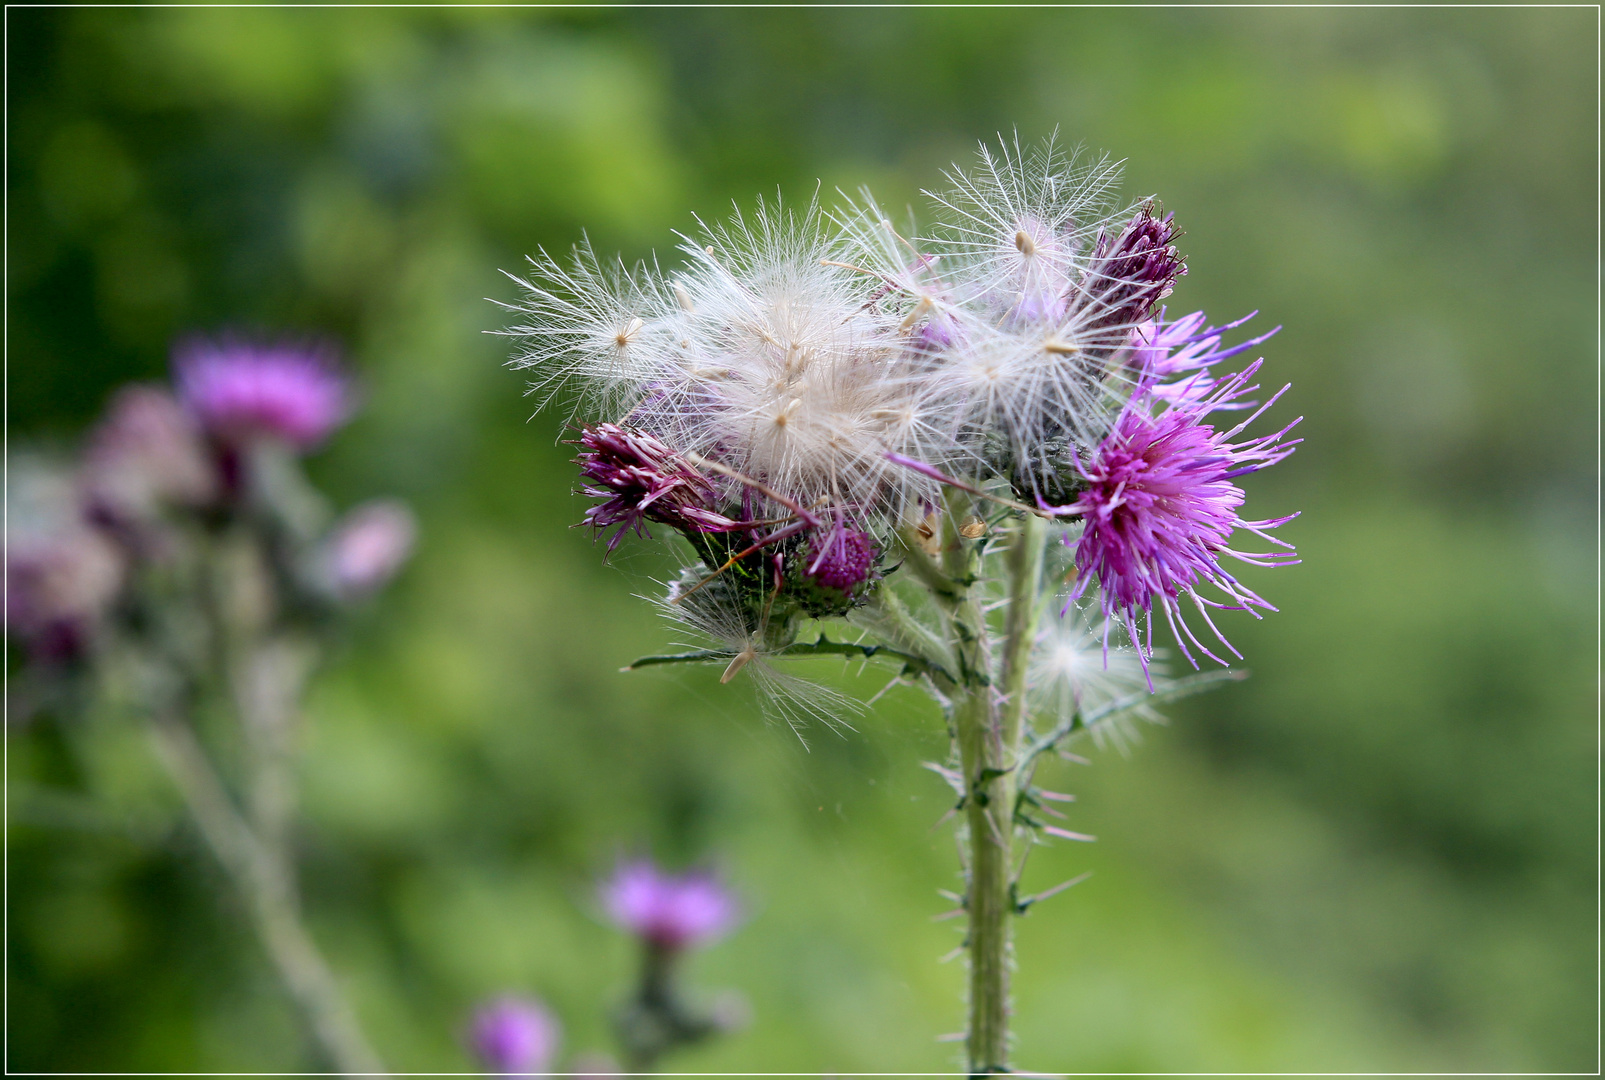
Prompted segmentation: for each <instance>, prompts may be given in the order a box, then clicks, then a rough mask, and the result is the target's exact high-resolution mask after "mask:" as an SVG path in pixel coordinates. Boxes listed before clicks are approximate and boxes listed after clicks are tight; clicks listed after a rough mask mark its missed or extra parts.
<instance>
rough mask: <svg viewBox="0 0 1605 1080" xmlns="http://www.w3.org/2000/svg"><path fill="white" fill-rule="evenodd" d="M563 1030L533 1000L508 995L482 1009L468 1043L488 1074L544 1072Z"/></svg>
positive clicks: (470, 1031)
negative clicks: (489, 1072)
mask: <svg viewBox="0 0 1605 1080" xmlns="http://www.w3.org/2000/svg"><path fill="white" fill-rule="evenodd" d="M561 1036H562V1028H561V1027H560V1026H559V1025H558V1022H557V1018H556V1017H554V1016H553V1015H552V1014H551V1011H550V1010H548V1009H547V1008H546V1006H545V1005H543V1004H542V1003H541V1002H539V1001H536V1000H535V999H534V998H527V997H515V996H512V995H508V996H505V997H500V998H497V999H495V1000H494V1001H490V1002H487V1003H486V1004H484V1005H482V1006H481V1007H480V1008H479V1009H478V1010H477V1011H476V1012H475V1013H474V1018H473V1021H472V1023H471V1024H470V1025H469V1031H468V1042H469V1046H470V1048H471V1049H472V1050H473V1052H474V1056H475V1057H477V1058H478V1059H479V1060H480V1062H481V1063H482V1064H483V1065H484V1066H485V1068H486V1069H488V1070H489V1071H491V1072H494V1073H502V1074H506V1075H516V1074H528V1073H541V1072H545V1071H546V1070H547V1069H548V1068H549V1067H550V1066H551V1064H552V1060H553V1059H554V1058H555V1057H556V1056H557V1046H558V1040H559V1039H560V1038H561Z"/></svg>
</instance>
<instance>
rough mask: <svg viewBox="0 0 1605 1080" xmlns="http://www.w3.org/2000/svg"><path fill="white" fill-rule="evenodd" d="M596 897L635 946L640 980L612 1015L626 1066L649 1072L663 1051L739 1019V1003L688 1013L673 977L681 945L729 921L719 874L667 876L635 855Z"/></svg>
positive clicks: (730, 901)
mask: <svg viewBox="0 0 1605 1080" xmlns="http://www.w3.org/2000/svg"><path fill="white" fill-rule="evenodd" d="M601 897H602V905H603V907H604V909H605V910H606V912H607V915H608V918H610V919H611V920H612V921H613V923H614V924H615V925H617V926H618V927H619V928H620V929H623V930H626V931H628V932H629V933H631V934H633V935H634V936H635V937H636V939H637V940H638V941H640V943H641V978H640V983H639V985H638V986H637V987H636V990H635V993H634V995H633V996H632V997H631V998H630V1000H629V1001H628V1002H627V1003H626V1004H625V1005H624V1006H623V1008H621V1009H620V1010H619V1011H618V1013H617V1014H616V1017H615V1027H616V1029H617V1031H618V1037H619V1042H620V1044H621V1046H622V1049H623V1051H624V1064H625V1066H626V1068H628V1069H629V1070H630V1071H632V1072H644V1071H648V1070H651V1069H652V1068H654V1067H655V1066H656V1064H657V1062H658V1060H659V1059H660V1058H661V1057H662V1056H663V1055H664V1054H666V1053H669V1052H670V1051H673V1050H675V1049H676V1048H678V1047H681V1046H689V1045H691V1044H693V1043H699V1042H702V1041H703V1040H705V1039H707V1038H708V1037H710V1036H712V1035H715V1034H717V1033H718V1032H720V1031H723V1030H728V1029H729V1028H731V1027H732V1026H736V1024H738V1023H739V1019H738V1018H737V1016H736V1014H738V1013H740V1012H742V1011H743V1010H741V1009H740V1008H739V1007H736V1008H731V1007H715V1008H714V1009H713V1010H712V1011H710V1012H708V1013H707V1014H703V1013H699V1012H697V1011H696V1010H694V1009H693V1008H692V1007H691V1006H690V1005H688V1004H687V1002H686V1001H685V1000H684V998H683V996H682V992H681V989H680V987H679V985H678V981H677V979H676V972H677V966H678V962H679V959H680V957H681V955H682V954H683V953H684V952H685V951H686V950H687V949H690V948H692V947H693V946H696V945H700V944H705V943H707V942H709V941H712V940H713V939H715V938H718V937H720V936H722V935H723V934H725V933H726V932H728V931H729V930H730V928H731V926H732V925H734V923H735V921H736V918H737V908H736V902H735V897H734V896H732V895H731V893H730V891H729V889H727V888H726V887H725V886H724V885H723V884H722V883H721V882H720V881H719V880H718V878H716V877H715V876H714V875H713V874H711V873H709V872H707V871H698V870H693V871H690V872H688V873H685V874H667V873H664V872H663V871H662V870H660V869H659V868H658V867H657V866H656V865H655V864H654V863H652V862H651V861H650V860H647V859H634V860H629V861H625V862H621V863H619V865H618V867H617V868H616V869H615V871H614V872H613V875H612V876H611V877H610V878H608V880H607V881H605V882H603V883H602V888H601Z"/></svg>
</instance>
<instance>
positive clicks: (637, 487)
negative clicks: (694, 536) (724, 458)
mask: <svg viewBox="0 0 1605 1080" xmlns="http://www.w3.org/2000/svg"><path fill="white" fill-rule="evenodd" d="M579 444H580V445H581V446H583V447H584V448H585V450H584V452H583V453H581V454H580V456H579V458H578V459H577V461H578V464H579V466H580V475H581V476H583V477H584V478H585V479H587V480H589V481H591V484H590V485H588V486H586V487H585V488H584V489H583V490H584V492H585V494H587V495H589V496H590V497H592V498H593V499H605V500H607V501H606V502H604V503H602V504H601V505H599V506H593V507H591V508H590V509H589V510H587V511H586V512H585V524H587V525H590V526H591V527H592V528H594V529H596V530H597V531H598V532H601V531H602V530H604V529H607V528H610V527H612V526H614V525H617V526H618V528H617V530H615V531H614V533H613V535H612V536H611V537H609V538H608V543H607V549H608V551H612V550H613V549H614V548H616V547H618V545H619V541H620V540H621V539H623V537H624V534H625V533H626V532H628V531H630V530H631V529H633V530H635V532H636V533H637V534H639V535H641V536H646V535H648V533H647V530H646V522H648V521H657V522H661V523H662V524H664V525H672V526H674V527H675V528H676V529H679V530H681V531H682V532H688V533H689V532H704V533H707V532H729V531H731V530H733V529H740V528H746V527H748V526H746V525H744V524H743V523H741V522H738V521H736V520H734V519H733V518H729V517H726V516H725V515H724V514H721V513H718V512H717V511H715V510H714V509H713V506H714V502H715V500H716V499H717V491H716V489H715V488H714V485H713V481H711V480H710V479H708V477H706V476H704V475H703V474H702V473H700V472H698V471H697V470H696V469H695V468H693V467H692V466H691V465H690V464H689V463H687V462H686V460H685V459H684V458H683V457H682V456H681V455H680V454H678V453H676V452H675V451H674V449H673V448H672V447H670V446H668V445H667V444H666V443H663V442H661V441H659V440H658V439H655V438H653V437H652V436H651V435H648V434H646V433H645V432H642V431H632V430H630V429H629V428H624V427H620V426H619V425H618V424H598V425H597V426H596V427H588V428H585V429H583V430H582V431H581V432H580V438H579Z"/></svg>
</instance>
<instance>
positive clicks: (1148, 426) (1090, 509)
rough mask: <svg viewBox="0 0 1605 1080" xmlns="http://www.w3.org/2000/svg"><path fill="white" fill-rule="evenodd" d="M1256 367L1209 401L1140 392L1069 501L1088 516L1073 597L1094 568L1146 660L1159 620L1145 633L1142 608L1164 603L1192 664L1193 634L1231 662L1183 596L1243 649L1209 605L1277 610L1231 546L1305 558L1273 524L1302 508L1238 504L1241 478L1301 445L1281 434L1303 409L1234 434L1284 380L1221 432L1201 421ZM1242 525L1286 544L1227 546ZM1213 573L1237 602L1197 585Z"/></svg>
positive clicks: (1227, 401) (1115, 615) (1249, 558)
mask: <svg viewBox="0 0 1605 1080" xmlns="http://www.w3.org/2000/svg"><path fill="white" fill-rule="evenodd" d="M1258 369H1259V363H1258V362H1257V361H1256V362H1255V363H1254V364H1251V365H1249V367H1248V368H1246V369H1245V370H1244V371H1242V372H1240V373H1239V374H1236V375H1233V376H1231V377H1229V378H1227V379H1225V380H1223V381H1222V382H1221V383H1220V384H1219V385H1218V386H1217V387H1216V388H1215V389H1214V390H1213V391H1212V392H1211V393H1210V394H1209V395H1208V396H1207V397H1206V398H1204V399H1203V400H1200V401H1197V402H1194V403H1190V404H1180V405H1173V406H1170V407H1168V408H1165V409H1163V410H1162V411H1160V412H1159V413H1158V415H1150V413H1149V412H1148V411H1147V410H1148V407H1150V406H1151V404H1152V403H1151V400H1149V399H1146V398H1139V399H1134V400H1133V402H1132V403H1131V404H1130V405H1129V406H1128V407H1127V408H1126V410H1125V411H1124V412H1123V413H1121V415H1120V418H1119V419H1118V420H1117V421H1116V423H1115V427H1114V430H1113V431H1111V432H1110V433H1109V436H1108V437H1107V438H1106V439H1104V441H1103V443H1102V445H1100V446H1099V447H1098V451H1097V453H1096V455H1095V456H1094V457H1093V459H1092V460H1091V461H1090V462H1089V463H1087V464H1086V465H1084V466H1082V470H1081V471H1082V475H1083V476H1084V477H1085V478H1086V480H1087V482H1088V484H1089V486H1088V488H1087V490H1086V491H1084V492H1083V493H1082V495H1081V497H1080V498H1079V499H1078V500H1077V501H1076V502H1075V503H1074V504H1072V508H1073V509H1074V510H1076V511H1079V512H1080V513H1081V514H1082V515H1083V517H1084V520H1085V523H1086V524H1085V529H1084V531H1083V532H1082V534H1081V541H1080V544H1079V545H1078V546H1077V548H1076V566H1077V568H1078V570H1079V571H1080V574H1081V579H1080V581H1079V583H1078V584H1077V586H1076V590H1075V592H1074V593H1073V595H1072V599H1073V598H1075V597H1078V596H1080V595H1081V593H1082V592H1083V591H1084V590H1085V589H1086V588H1087V585H1088V584H1089V582H1090V580H1091V577H1092V576H1093V575H1096V576H1097V578H1098V583H1099V586H1100V594H1101V597H1102V603H1103V610H1104V614H1105V615H1106V616H1108V617H1110V618H1111V619H1119V620H1120V621H1121V622H1122V623H1124V624H1125V627H1126V630H1127V633H1128V634H1129V635H1130V637H1131V641H1132V644H1133V645H1135V646H1136V648H1137V651H1138V653H1139V655H1140V656H1141V657H1142V658H1143V662H1144V667H1145V668H1146V665H1147V660H1148V658H1149V657H1151V656H1152V654H1153V640H1152V638H1153V628H1152V624H1151V623H1150V625H1149V628H1148V631H1149V632H1148V635H1147V639H1146V640H1144V639H1143V638H1142V637H1139V635H1138V632H1137V624H1136V614H1137V612H1138V611H1143V612H1147V613H1149V615H1150V618H1151V616H1152V611H1153V608H1154V606H1155V605H1156V604H1157V605H1158V606H1159V608H1160V609H1161V610H1162V611H1163V612H1164V613H1165V618H1166V621H1167V622H1169V623H1170V627H1171V633H1172V634H1174V635H1175V638H1176V643H1177V645H1178V646H1180V648H1181V651H1182V655H1183V656H1185V657H1186V658H1187V660H1188V661H1189V662H1190V663H1192V665H1193V666H1194V667H1197V666H1198V662H1197V660H1195V659H1194V658H1193V654H1192V651H1191V650H1190V649H1189V648H1188V643H1189V642H1191V644H1192V646H1193V647H1194V648H1196V649H1197V650H1198V651H1199V652H1201V653H1203V654H1204V655H1205V656H1207V657H1209V658H1210V659H1211V660H1214V661H1216V662H1217V663H1220V664H1223V665H1224V664H1226V663H1227V662H1226V661H1225V660H1222V659H1221V658H1220V657H1218V656H1216V655H1215V654H1214V653H1213V652H1211V651H1210V650H1209V649H1208V648H1207V647H1205V646H1204V644H1203V643H1202V642H1200V641H1199V640H1198V638H1197V637H1196V636H1195V635H1194V634H1193V632H1192V630H1191V629H1190V628H1189V627H1188V626H1187V623H1186V621H1185V620H1184V619H1183V618H1182V613H1181V607H1180V604H1179V603H1178V600H1179V598H1180V597H1182V596H1186V597H1187V598H1189V599H1190V600H1192V602H1193V604H1194V606H1196V607H1197V609H1198V612H1199V614H1200V615H1202V616H1203V619H1204V622H1205V623H1206V624H1208V626H1209V628H1210V630H1211V631H1212V632H1213V633H1214V635H1215V637H1216V638H1217V639H1218V640H1219V641H1220V642H1221V643H1222V644H1223V645H1225V646H1226V648H1227V649H1228V650H1230V651H1231V653H1232V654H1233V655H1234V656H1238V657H1239V658H1241V654H1240V653H1238V652H1237V650H1236V649H1234V648H1232V645H1231V643H1230V642H1228V641H1227V640H1226V639H1225V638H1224V637H1223V636H1222V635H1221V633H1220V631H1219V630H1218V629H1216V627H1215V624H1214V621H1213V620H1212V619H1211V618H1210V616H1209V611H1208V609H1209V608H1212V607H1213V608H1230V609H1240V610H1245V611H1248V612H1250V613H1252V614H1255V616H1256V617H1258V613H1257V612H1256V611H1255V609H1256V608H1264V609H1266V610H1267V611H1274V610H1276V609H1275V608H1274V607H1272V606H1271V605H1270V604H1269V603H1268V602H1266V601H1265V600H1264V599H1262V598H1261V597H1259V596H1258V595H1256V594H1255V593H1254V592H1253V591H1251V590H1250V589H1248V588H1247V587H1245V586H1244V585H1243V584H1242V583H1241V582H1239V581H1238V580H1237V579H1236V578H1234V577H1232V575H1231V574H1230V573H1228V572H1227V571H1226V570H1225V569H1223V568H1222V567H1221V564H1220V560H1221V557H1222V556H1226V555H1229V556H1231V557H1232V558H1234V559H1237V560H1239V561H1240V562H1245V563H1248V564H1250V565H1253V566H1284V565H1287V564H1289V563H1293V562H1297V561H1298V560H1297V558H1296V557H1295V555H1294V553H1293V551H1292V545H1290V544H1287V543H1285V542H1284V541H1281V540H1278V539H1276V538H1275V537H1273V536H1271V535H1269V533H1268V531H1267V530H1269V529H1273V528H1275V527H1276V526H1278V525H1281V524H1283V523H1284V522H1287V521H1290V520H1292V517H1293V516H1296V515H1291V516H1289V517H1284V518H1275V519H1270V520H1265V521H1250V520H1246V519H1244V518H1243V517H1242V516H1240V515H1239V513H1238V508H1239V507H1240V506H1242V504H1243V490H1242V488H1240V487H1238V486H1237V485H1236V484H1235V483H1233V482H1232V481H1233V480H1235V479H1236V478H1237V477H1239V476H1242V475H1244V474H1246V473H1250V472H1254V471H1256V470H1258V469H1261V468H1264V467H1265V466H1267V465H1273V464H1275V463H1276V462H1278V461H1281V460H1282V459H1283V458H1285V457H1287V456H1288V455H1289V454H1291V453H1292V452H1293V448H1294V446H1295V445H1296V444H1297V442H1298V441H1299V440H1293V441H1291V442H1285V441H1283V436H1285V435H1286V434H1287V432H1288V431H1289V430H1290V429H1291V428H1292V427H1293V425H1294V424H1297V423H1298V421H1297V420H1295V421H1293V424H1289V425H1288V426H1287V427H1285V428H1283V429H1282V430H1281V431H1278V432H1277V433H1275V434H1274V435H1264V436H1261V437H1259V438H1255V439H1246V440H1244V441H1242V442H1235V443H1234V442H1232V441H1231V440H1232V439H1233V438H1234V437H1236V436H1237V435H1238V433H1239V432H1241V431H1242V430H1243V429H1244V428H1245V427H1247V426H1248V424H1249V423H1251V422H1252V421H1253V420H1254V419H1256V418H1257V417H1258V416H1259V415H1260V413H1262V412H1264V411H1265V410H1266V409H1268V408H1270V406H1271V405H1272V404H1274V403H1275V401H1276V399H1277V398H1279V397H1281V395H1282V392H1283V391H1285V390H1286V389H1287V388H1286V387H1283V388H1282V391H1278V392H1277V394H1276V395H1275V396H1273V397H1272V398H1271V399H1270V400H1269V401H1267V402H1265V404H1264V405H1262V406H1260V407H1259V408H1258V409H1256V410H1255V412H1254V413H1253V415H1251V416H1250V417H1249V418H1248V419H1247V420H1245V421H1243V422H1242V423H1241V424H1238V425H1237V426H1236V427H1234V428H1232V429H1231V430H1229V431H1224V432H1218V431H1216V430H1215V428H1214V427H1213V426H1211V425H1210V424H1208V423H1205V422H1204V418H1205V417H1206V416H1208V415H1209V414H1210V413H1211V412H1214V411H1215V410H1217V409H1228V408H1232V407H1234V406H1236V405H1238V404H1239V401H1238V399H1240V398H1241V397H1242V396H1243V395H1244V394H1246V393H1249V392H1251V391H1252V390H1254V389H1255V388H1254V387H1252V386H1248V385H1246V384H1247V382H1248V380H1249V379H1250V378H1251V377H1252V376H1253V375H1254V373H1255V372H1256V371H1257V370H1258ZM1239 529H1243V530H1246V531H1248V532H1251V533H1253V534H1254V535H1256V536H1259V537H1260V538H1262V539H1264V540H1267V541H1269V542H1270V543H1272V544H1275V545H1277V546H1278V547H1281V548H1285V549H1287V550H1285V551H1272V552H1263V553H1262V552H1243V551H1239V550H1237V549H1235V548H1233V547H1232V546H1230V545H1231V538H1232V534H1233V533H1234V532H1236V531H1237V530H1239ZM1204 583H1208V584H1211V585H1214V586H1215V587H1216V588H1217V589H1219V590H1220V591H1221V592H1222V593H1223V594H1225V596H1226V598H1227V600H1228V601H1229V602H1227V603H1221V602H1220V601H1217V600H1210V599H1206V598H1205V597H1202V596H1200V595H1199V594H1198V591H1197V587H1198V586H1199V585H1200V584H1204Z"/></svg>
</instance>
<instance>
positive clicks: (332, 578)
mask: <svg viewBox="0 0 1605 1080" xmlns="http://www.w3.org/2000/svg"><path fill="white" fill-rule="evenodd" d="M417 535H418V523H417V520H416V519H415V518H414V517H413V513H412V511H411V510H410V509H408V507H407V504H406V503H403V502H398V501H397V500H395V499H377V500H375V501H373V502H370V503H364V504H363V505H361V506H359V507H357V508H356V509H355V510H352V511H351V512H350V513H349V514H347V515H346V516H345V517H344V519H342V520H341V521H340V522H339V524H337V525H336V526H335V527H334V531H333V533H332V534H331V535H330V536H329V538H328V540H327V541H325V544H324V558H325V560H326V563H325V568H324V569H325V572H326V573H327V575H328V581H329V584H330V586H331V587H332V588H333V590H334V591H335V593H336V594H337V595H339V596H340V597H342V598H344V599H347V600H353V599H357V598H360V597H363V596H367V595H369V594H370V593H373V592H375V591H376V590H378V589H379V588H380V587H381V586H383V585H385V584H386V583H387V582H389V581H390V579H391V578H393V577H395V576H396V572H397V571H398V570H400V569H401V567H402V564H404V563H405V562H406V561H407V557H408V556H409V555H411V554H412V546H413V543H414V541H415V540H416V539H417Z"/></svg>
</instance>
